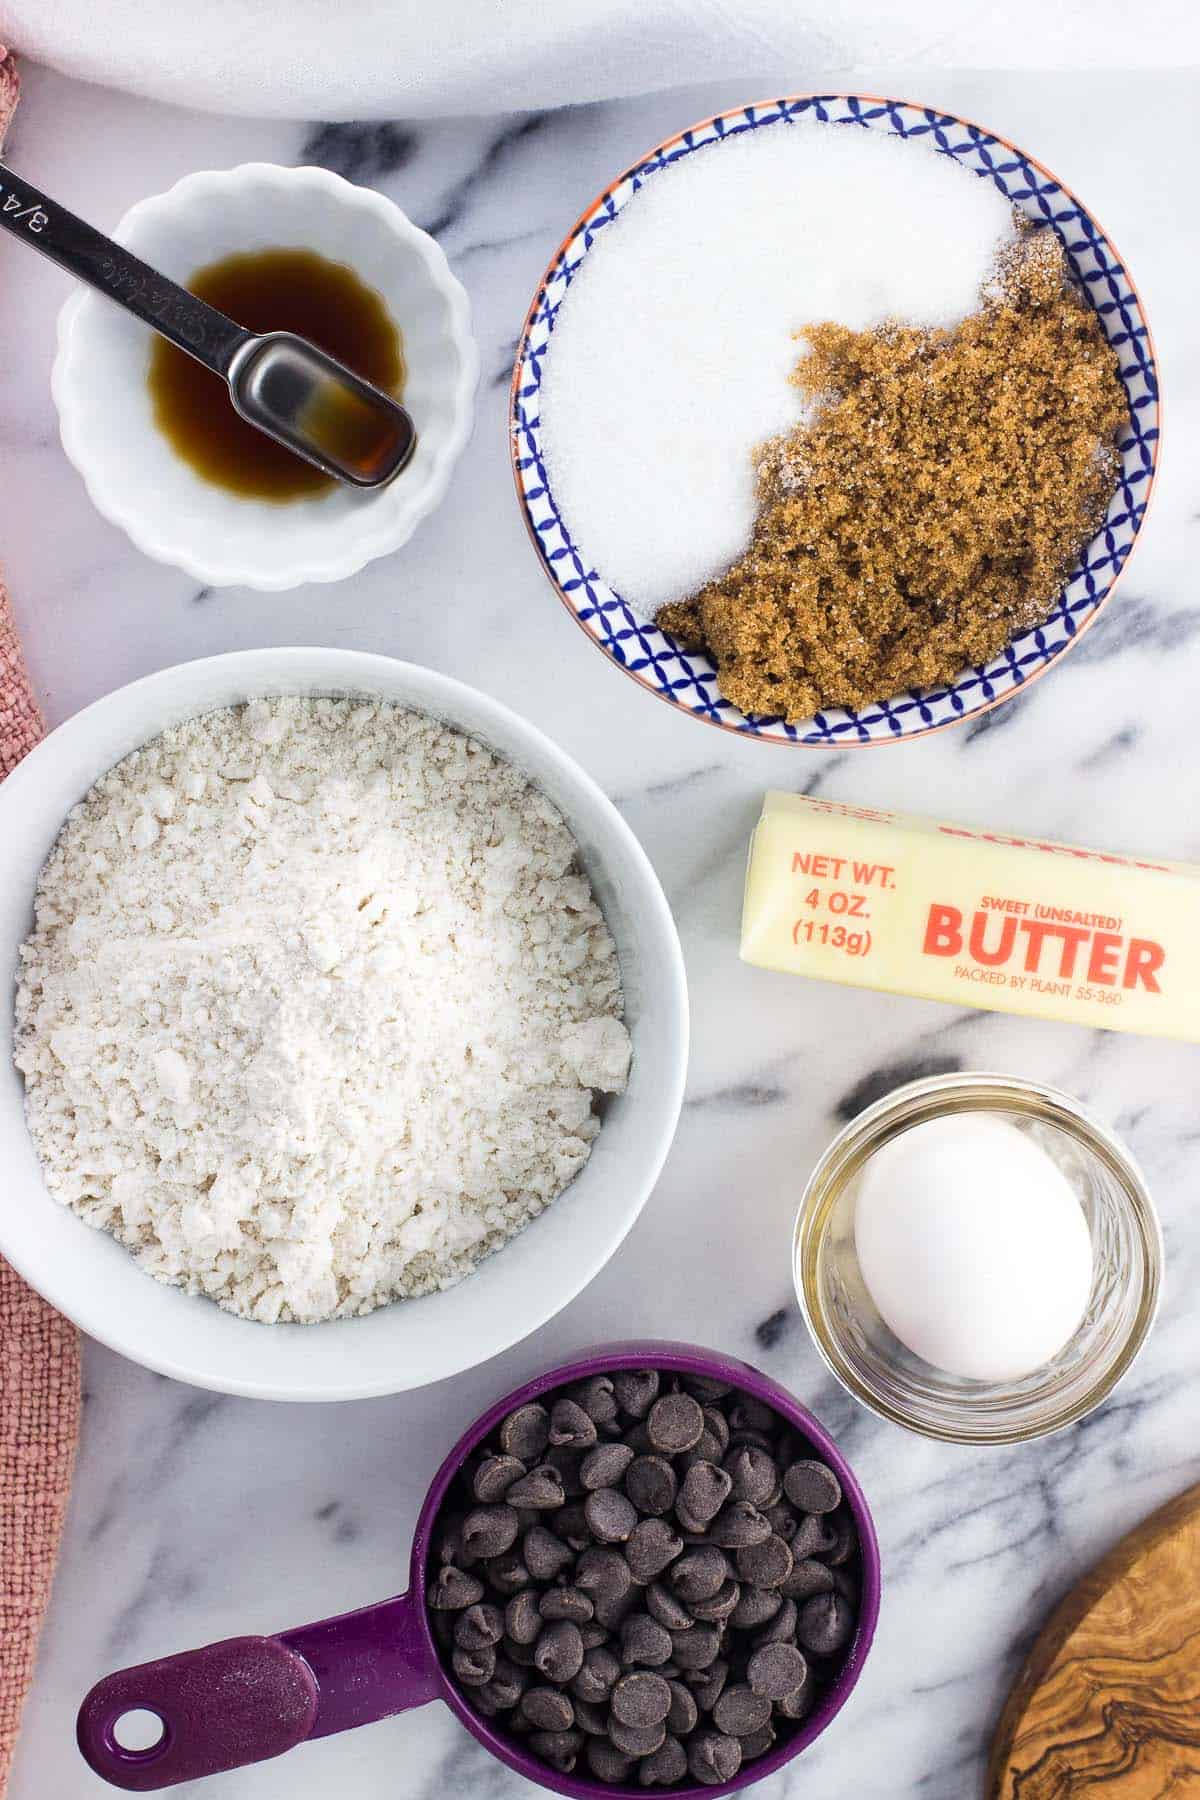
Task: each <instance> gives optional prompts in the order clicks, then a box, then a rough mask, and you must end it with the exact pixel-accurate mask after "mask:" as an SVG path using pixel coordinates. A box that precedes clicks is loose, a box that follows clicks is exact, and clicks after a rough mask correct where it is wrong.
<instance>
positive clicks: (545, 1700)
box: [521, 1687, 575, 1731]
mask: <svg viewBox="0 0 1200 1800" xmlns="http://www.w3.org/2000/svg"><path fill="white" fill-rule="evenodd" d="M521 1711H522V1713H523V1714H524V1715H525V1717H526V1718H527V1719H528V1720H529V1723H530V1724H531V1725H533V1726H535V1727H536V1728H537V1730H538V1731H569V1730H570V1729H571V1727H572V1725H573V1724H574V1723H575V1708H574V1707H573V1706H572V1704H571V1702H570V1700H569V1699H568V1698H567V1696H566V1694H564V1693H563V1691H562V1689H561V1688H556V1687H531V1688H526V1690H525V1692H524V1694H523V1695H522V1696H521Z"/></svg>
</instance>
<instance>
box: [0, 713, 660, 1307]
mask: <svg viewBox="0 0 1200 1800" xmlns="http://www.w3.org/2000/svg"><path fill="white" fill-rule="evenodd" d="M620 1015H621V977H620V968H619V966H618V962H617V957H616V954H615V950H614V946H613V941H612V938H611V936H610V935H609V932H608V928H607V926H606V925H605V923H604V919H603V917H602V916H601V913H600V909H599V907H598V906H597V905H596V902H595V900H594V898H593V897H592V892H591V889H590V887H589V885H588V881H587V878H586V876H585V875H584V874H583V873H582V872H581V870H580V869H579V867H578V865H577V852H576V845H575V842H574V840H573V838H572V836H571V834H570V832H569V831H568V829H567V827H566V825H565V824H564V822H563V820H562V819H561V817H560V816H559V814H558V813H557V812H556V811H555V809H554V807H553V806H552V805H551V804H550V802H549V801H548V800H547V799H546V798H545V796H544V795H542V794H540V793H539V792H538V791H537V790H536V789H535V788H533V787H532V786H531V785H530V783H529V781H528V780H527V778H526V777H525V776H524V775H522V774H521V773H520V771H519V770H517V769H515V768H513V767H512V766H511V765H510V764H509V763H506V762H504V761H503V760H501V759H500V758H499V757H497V756H495V755H494V754H493V753H492V752H491V751H490V750H488V749H486V748H484V746H482V745H481V744H478V743H475V742H473V741H472V740H471V739H469V738H467V737H464V736H463V735H462V733H460V732H457V731H454V730H451V729H449V728H448V727H447V726H444V725H441V724H439V723H438V722H437V721H436V720H434V719H431V718H428V717H426V716H425V715H424V714H422V713H415V712H409V711H406V710H404V709H403V708H400V707H397V706H389V705H371V704H365V703H360V702H353V701H349V700H298V699H297V700H292V699H288V700H274V701H271V702H262V703H259V704H255V705H252V706H248V707H239V708H234V709H230V710H226V711H222V712H216V713H210V714H208V715H206V716H204V717H202V718H197V719H192V720H190V721H188V722H187V723H185V724H182V725H179V726H177V727H175V728H174V729H172V730H170V731H167V732H165V733H163V735H162V736H161V737H158V738H155V739H154V740H153V741H152V742H151V743H149V744H147V745H145V746H144V748H142V749H140V750H137V751H135V752H134V754H133V755H132V756H128V757H126V758H125V760H124V761H123V762H120V763H118V764H117V766H116V767H115V768H114V769H112V770H111V771H110V772H109V773H108V774H107V775H105V776H104V777H103V778H102V779H101V780H100V781H98V782H97V783H96V785H95V786H94V787H93V788H92V790H91V792H90V793H89V794H88V795H87V796H86V797H85V799H84V800H83V801H81V803H80V804H79V805H78V806H77V807H76V808H75V809H74V811H73V812H72V813H71V815H70V818H69V819H68V820H67V823H66V825H65V827H64V829H63V831H62V834H61V835H60V837H59V839H58V842H57V844H56V845H55V846H54V849H53V850H52V851H51V853H50V856H49V858H48V860H47V863H46V866H45V868H44V870H43V871H42V875H41V879H40V881H39V884H38V891H37V897H36V903H35V929H34V931H33V934H32V936H31V937H30V938H29V940H28V941H27V942H26V943H25V945H24V946H23V947H22V950H21V966H20V975H19V980H18V988H17V1005H16V1026H17V1048H16V1062H17V1066H18V1068H19V1069H20V1070H21V1071H22V1073H23V1074H24V1077H25V1088H26V1114H27V1117H28V1121H29V1129H30V1132H31V1134H32V1137H33V1142H34V1145H35V1147H36V1149H37V1151H38V1154H39V1156H40V1157H41V1160H42V1164H43V1167H44V1170H45V1175H46V1181H47V1185H48V1186H49V1188H50V1191H51V1193H52V1194H53V1195H54V1196H55V1197H56V1198H57V1199H58V1200H61V1201H62V1202H64V1203H65V1204H66V1205H68V1206H71V1207H73V1208H74V1209H75V1211H76V1212H78V1213H79V1214H80V1215H81V1216H82V1217H83V1218H84V1219H86V1220H87V1221H88V1223H89V1224H91V1225H95V1226H97V1227H99V1228H101V1229H103V1230H105V1231H109V1232H111V1233H112V1234H113V1236H114V1237H116V1238H118V1239H119V1240H120V1241H121V1242H122V1243H123V1244H125V1245H127V1246H128V1248H129V1249H130V1250H131V1251H132V1252H133V1254H134V1256H135V1257H136V1258H137V1260H138V1262H139V1264H140V1265H141V1267H142V1268H143V1269H145V1270H146V1271H147V1272H148V1273H149V1274H151V1275H154V1276H157V1277H158V1278H159V1279H160V1280H162V1281H167V1282H172V1283H174V1284H176V1285H177V1286H180V1287H183V1288H186V1289H187V1291H188V1292H189V1293H193V1294H206V1295H209V1296H210V1297H211V1298H212V1299H214V1300H216V1301H218V1302H219V1303H220V1304H221V1305H222V1306H224V1307H227V1308H229V1310H230V1311H233V1312H237V1313H242V1314H244V1315H246V1316H248V1317H251V1318H254V1319H259V1320H263V1321H266V1322H268V1323H273V1322H274V1321H275V1320H277V1319H295V1320H302V1321H308V1320H315V1319H322V1318H328V1317H330V1316H333V1315H346V1314H352V1313H364V1312H369V1311H370V1310H371V1309H372V1308H373V1307H376V1306H379V1305H381V1304H382V1303H383V1302H384V1301H387V1300H390V1299H393V1298H394V1297H396V1296H401V1295H409V1294H422V1293H428V1292H430V1291H432V1290H435V1289H438V1288H444V1287H448V1286H449V1285H450V1284H451V1283H452V1282H455V1281H457V1280H459V1279H460V1278H461V1277H462V1276H463V1275H465V1274H467V1273H468V1271H469V1270H470V1269H471V1268H473V1267H474V1265H475V1263H476V1262H478V1260H479V1258H480V1257H481V1256H484V1255H486V1254H487V1253H488V1252H489V1251H492V1250H495V1249H497V1248H498V1247H499V1246H500V1245H501V1244H503V1243H504V1242H505V1241H506V1239H508V1238H510V1237H511V1236H512V1235H513V1234H514V1232H517V1231H519V1230H520V1229H521V1228H522V1226H524V1225H525V1224H526V1223H527V1222H528V1221H529V1220H530V1219H532V1218H533V1217H534V1216H535V1215H536V1214H538V1213H540V1212H541V1211H542V1210H543V1209H544V1208H545V1207H546V1206H548V1205H549V1204H550V1202H551V1201H552V1200H554V1199H555V1197H556V1196H557V1195H558V1194H559V1193H561V1191H562V1190H563V1188H564V1187H566V1185H567V1183H568V1182H569V1181H570V1180H571V1179H572V1178H573V1176H574V1175H575V1174H577V1172H578V1171H579V1169H580V1168H581V1167H582V1166H583V1164H584V1163H585V1162H586V1160H587V1158H588V1155H589V1154H590V1150H591V1145H592V1140H593V1139H594V1138H595V1136H596V1133H597V1132H598V1130H599V1128H600V1125H599V1119H598V1117H597V1115H596V1110H595V1107H594V1104H593V1092H592V1090H593V1089H602V1090H605V1091H608V1092H615V1091H619V1090H620V1089H621V1088H623V1087H624V1085H625V1078H626V1072H627V1070H628V1066H629V1050H630V1046H629V1034H628V1032H627V1031H626V1029H625V1027H624V1025H623V1024H622V1022H621V1016H620Z"/></svg>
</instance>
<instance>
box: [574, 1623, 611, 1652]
mask: <svg viewBox="0 0 1200 1800" xmlns="http://www.w3.org/2000/svg"><path fill="white" fill-rule="evenodd" d="M579 1635H580V1637H581V1638H582V1639H583V1647H584V1649H585V1650H596V1649H598V1648H599V1646H600V1645H601V1644H607V1642H608V1636H609V1634H608V1628H607V1626H604V1625H599V1624H597V1622H596V1620H595V1619H591V1620H589V1622H588V1623H587V1624H586V1625H581V1626H580V1627H579Z"/></svg>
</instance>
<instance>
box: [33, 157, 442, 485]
mask: <svg viewBox="0 0 1200 1800" xmlns="http://www.w3.org/2000/svg"><path fill="white" fill-rule="evenodd" d="M0 226H3V228H4V229H5V230H6V231H9V232H11V233H12V235H13V236H14V237H17V238H21V239H22V240H24V241H25V242H26V243H29V244H31V245H32V246H33V247H34V249H35V250H40V251H41V252H42V254H43V256H48V257H49V258H50V260H51V262H56V263H57V264H58V265H59V267H60V268H63V269H65V270H66V271H67V273H68V274H69V275H74V276H76V277H77V278H78V279H79V280H80V281H86V282H87V284H88V286H89V287H93V288H95V289H96V291H97V292H98V293H101V294H105V295H107V297H108V298H109V299H110V300H114V301H115V302H116V303H117V305H118V306H123V307H124V308H125V311H126V312H130V313H132V314H133V316H134V318H135V319H140V320H141V321H142V323H143V324H144V325H150V326H152V327H153V328H154V330H155V331H157V332H160V333H161V334H162V336H163V337H165V338H167V339H168V340H169V341H170V342H171V343H172V344H175V345H176V346H177V347H178V348H179V349H180V350H185V351H186V352H187V354H188V355H189V356H194V357H195V358H196V361H197V362H200V363H203V364H204V367H205V368H206V369H211V370H212V372H213V373H214V375H220V376H222V377H223V379H224V380H225V381H226V382H227V384H228V387H229V397H230V399H231V400H232V401H233V404H234V406H235V408H236V409H237V411H238V412H239V413H240V414H241V416H242V418H243V419H245V420H246V421H247V422H248V423H249V424H251V425H254V426H256V427H257V428H258V430H259V431H263V432H265V433H266V435H267V436H268V437H271V438H274V439H275V441H276V443H279V444H282V445H283V446H284V447H285V449H288V450H292V451H294V452H295V454H296V455H297V456H302V457H303V458H304V459H305V461H306V462H310V463H315V464H316V466H317V468H318V469H323V470H324V471H325V473H326V474H327V475H332V476H335V477H336V478H337V480H339V481H347V482H349V483H350V484H351V485H352V486H354V487H361V488H377V487H382V486H383V485H384V483H385V482H388V481H391V480H392V478H393V476H396V475H398V474H399V473H400V471H401V469H403V468H404V466H405V464H406V463H407V462H408V461H409V458H410V457H411V456H412V453H413V451H414V450H415V449H416V444H417V433H416V427H415V426H414V425H413V422H412V418H411V416H410V414H409V413H408V412H407V410H406V409H405V408H404V407H403V406H401V404H400V402H399V401H398V400H394V399H393V398H392V396H391V395H390V394H385V393H384V392H383V391H382V389H380V388H377V387H375V386H374V385H373V384H372V383H371V382H369V381H364V380H363V379H362V377H361V376H360V375H356V374H355V373H354V371H353V370H352V369H348V368H346V366H345V364H344V363H340V362H338V361H337V360H336V358H334V357H332V356H327V355H326V353H325V352H324V351H323V350H319V349H318V348H317V346H316V345H315V344H310V343H308V342H307V341H306V339H304V338H302V337H297V336H296V335H295V333H294V332H290V331H269V332H264V333H258V332H253V331H247V330H246V329H245V328H244V327H243V326H241V325H237V324H235V323H234V321H233V320H232V319H228V318H226V316H225V314H224V313H223V312H218V310H217V308H216V307H215V306H209V305H207V304H206V302H205V301H203V300H197V298H196V296H195V295H194V294H189V293H188V291H187V289H186V288H182V287H179V286H178V285H177V284H176V283H175V282H173V281H169V280H168V279H167V277H166V276H165V275H160V274H159V273H158V271H157V270H156V269H152V268H151V267H150V266H149V264H148V263H144V262H142V261H141V260H140V259H139V258H138V257H136V256H134V255H133V254H132V252H131V251H129V250H126V249H125V248H124V246H123V245H121V244H116V243H114V242H113V240H112V239H111V238H106V237H105V236H104V234H103V233H102V232H99V231H96V230H94V229H93V227H92V226H90V225H88V224H85V222H84V221H83V220H82V219H79V218H76V216H75V214H74V213H70V212H68V211H67V209H66V208H65V207H63V206H59V205H58V204H57V202H56V201H53V200H50V199H48V198H47V197H46V195H45V194H41V193H39V192H38V190H37V189H36V188H34V187H31V186H30V184H29V182H27V181H25V180H24V179H23V178H22V177H20V176H17V175H14V174H13V172H12V170H11V169H9V168H8V167H7V166H6V165H5V164H4V163H3V162H0Z"/></svg>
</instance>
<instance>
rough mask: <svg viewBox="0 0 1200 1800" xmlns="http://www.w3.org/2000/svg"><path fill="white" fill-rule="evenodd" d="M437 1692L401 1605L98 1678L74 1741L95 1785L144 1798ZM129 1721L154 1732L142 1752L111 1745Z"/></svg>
mask: <svg viewBox="0 0 1200 1800" xmlns="http://www.w3.org/2000/svg"><path fill="white" fill-rule="evenodd" d="M441 1688H442V1676H441V1671H440V1668H439V1665H438V1661H437V1655H436V1652H435V1651H434V1648H433V1644H432V1640H431V1639H430V1636H429V1631H428V1628H427V1625H426V1623H425V1619H424V1602H423V1600H422V1598H421V1596H420V1594H416V1595H414V1594H412V1593H408V1594H400V1595H397V1597H396V1598H395V1599H392V1600H384V1601H381V1602H380V1603H379V1604H378V1605H377V1606H365V1607H362V1608H361V1609H360V1610H359V1611H357V1612H351V1613H342V1614H341V1615H339V1616H338V1617H337V1618H333V1619H322V1620H320V1621H319V1622H318V1623H317V1624H315V1625H301V1626H299V1627H297V1629H296V1630H294V1631H285V1632H280V1633H279V1635H278V1636H276V1637H239V1638H226V1639H224V1640H223V1641H222V1642H221V1643H217V1644H207V1645H205V1647H204V1648H203V1649H202V1650H186V1651H184V1652H183V1653H182V1654H180V1655H178V1656H164V1657H160V1658H159V1660H158V1661H157V1662H148V1663H142V1664H140V1665H139V1666H138V1667H137V1668H132V1669H120V1670H118V1671H117V1672H116V1673H115V1674H113V1675H106V1676H105V1677H104V1679H103V1680H102V1681H98V1682H97V1683H96V1685H95V1687H94V1688H93V1689H92V1690H91V1692H90V1693H89V1694H88V1695H87V1697H86V1699H85V1700H84V1702H83V1705H82V1706H81V1707H80V1709H79V1717H78V1720H77V1724H76V1737H77V1739H78V1743H79V1748H80V1751H81V1752H82V1754H83V1757H84V1759H85V1761H86V1762H87V1763H88V1765H89V1767H90V1768H91V1769H93V1770H94V1771H95V1773H96V1774H97V1775H99V1776H101V1777H103V1779H104V1780H105V1781H108V1782H111V1783H112V1785H113V1786H114V1787H119V1788H124V1789H125V1791H126V1792H127V1793H134V1794H148V1793H154V1792H157V1791H158V1790H159V1789H160V1788H168V1787H174V1786H175V1785H176V1783H177V1782H181V1781H195V1780H197V1779H199V1778H200V1777H201V1776H204V1775H218V1774H220V1773H221V1772H222V1771H224V1770H226V1769H240V1768H244V1767H245V1765H246V1764H247V1763H256V1762H264V1761H266V1760H267V1758H269V1757H272V1756H281V1755H282V1754H283V1752H284V1751H285V1750H291V1749H293V1748H294V1747H295V1746H296V1745H297V1744H302V1743H303V1742H304V1740H305V1739H306V1738H312V1737H328V1736H329V1735H331V1734H332V1733H333V1732H336V1731H349V1730H351V1729H352V1728H353V1727H354V1726H356V1725H369V1724H372V1723H373V1722H374V1721H375V1720H376V1719H387V1718H390V1717H392V1715H393V1714H395V1713H400V1712H407V1711H408V1710H409V1708H410V1707H414V1706H423V1705H424V1704H425V1703H426V1701H428V1700H432V1699H434V1698H436V1696H437V1695H438V1694H439V1693H440V1692H441ZM131 1712H144V1713H151V1714H153V1715H154V1716H155V1717H156V1718H157V1719H158V1720H159V1721H160V1722H161V1726H162V1730H161V1734H160V1736H159V1738H158V1740H157V1742H156V1743H153V1744H151V1745H150V1746H149V1748H147V1749H144V1750H130V1749H125V1748H124V1747H123V1746H122V1745H121V1743H120V1742H119V1741H118V1739H117V1735H116V1727H117V1725H118V1722H119V1721H120V1720H121V1718H122V1717H123V1716H124V1715H125V1714H127V1713H131Z"/></svg>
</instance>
